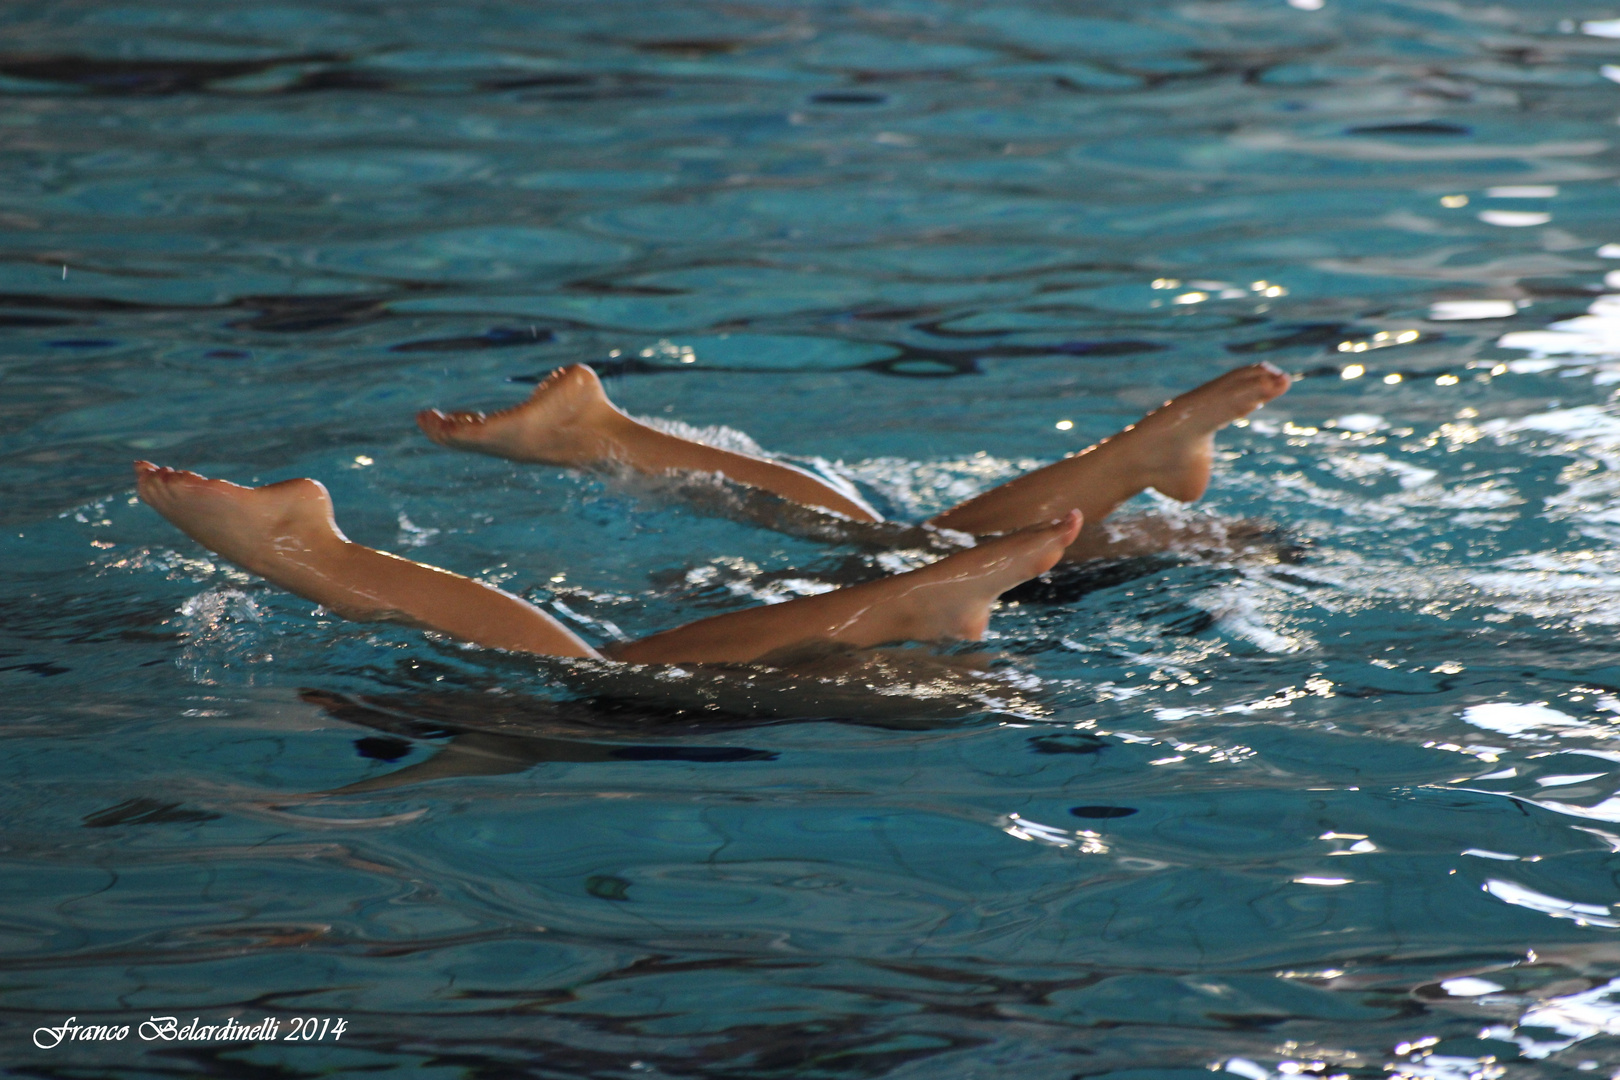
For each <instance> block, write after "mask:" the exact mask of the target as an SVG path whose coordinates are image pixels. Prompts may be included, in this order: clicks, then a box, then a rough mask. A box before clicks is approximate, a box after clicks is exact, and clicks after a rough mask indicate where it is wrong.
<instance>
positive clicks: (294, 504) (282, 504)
mask: <svg viewBox="0 0 1620 1080" xmlns="http://www.w3.org/2000/svg"><path fill="white" fill-rule="evenodd" d="M135 487H136V490H137V491H138V492H139V493H140V496H141V499H142V501H144V502H145V503H146V504H147V505H148V506H150V507H151V508H152V509H154V510H156V511H157V512H158V513H160V514H162V515H163V516H164V517H166V518H168V519H169V521H170V522H172V523H173V524H174V525H175V526H177V527H178V528H179V529H180V531H181V532H183V533H185V534H186V535H187V536H189V537H191V538H192V539H193V540H195V541H197V542H198V543H199V544H201V545H203V546H204V547H206V548H208V549H209V550H210V551H213V552H216V553H217V554H220V555H223V556H224V557H225V558H227V559H229V560H230V561H231V562H233V563H236V564H237V565H238V566H240V567H242V568H244V569H246V570H250V571H252V572H253V573H255V574H258V575H260V576H261V577H270V578H275V577H280V576H284V575H285V573H286V571H287V569H289V568H290V567H295V566H302V565H305V564H306V563H307V562H308V557H309V556H311V555H312V554H314V553H316V552H321V551H326V550H330V549H332V548H333V547H335V546H336V545H340V544H343V543H344V542H345V537H344V536H343V534H342V533H341V532H339V531H338V527H337V522H336V521H335V520H334V519H333V516H332V500H331V497H330V496H329V495H327V493H326V488H325V487H323V486H322V485H321V484H320V482H319V481H316V480H307V479H299V480H285V481H283V482H281V483H279V484H270V485H268V486H266V487H261V488H249V487H242V486H241V485H239V484H232V483H230V482H229V481H225V480H210V479H209V478H208V477H206V476H199V475H197V474H196V473H194V472H186V471H185V470H183V469H168V468H164V467H162V466H158V465H154V464H152V463H151V462H150V461H137V462H136V463H135Z"/></svg>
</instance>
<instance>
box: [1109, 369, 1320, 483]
mask: <svg viewBox="0 0 1620 1080" xmlns="http://www.w3.org/2000/svg"><path fill="white" fill-rule="evenodd" d="M1290 382H1291V380H1290V379H1289V377H1288V376H1287V375H1285V374H1284V373H1283V372H1282V371H1280V370H1278V369H1277V368H1275V367H1273V366H1271V365H1270V364H1267V363H1259V364H1249V365H1248V366H1246V367H1240V368H1236V369H1234V370H1232V371H1228V372H1227V373H1226V374H1225V375H1222V376H1220V377H1219V378H1217V379H1211V380H1210V381H1209V382H1207V383H1205V384H1204V385H1202V386H1200V387H1198V388H1196V389H1194V390H1189V391H1187V393H1185V394H1182V395H1181V396H1179V397H1176V398H1172V399H1171V400H1170V401H1167V402H1165V404H1164V405H1163V406H1162V407H1160V408H1159V409H1156V410H1154V411H1153V412H1151V413H1148V414H1147V416H1145V417H1143V418H1142V419H1141V420H1139V421H1138V422H1137V423H1136V424H1134V425H1132V426H1131V427H1129V428H1126V429H1125V430H1124V431H1123V432H1121V433H1120V434H1119V435H1116V436H1115V437H1114V439H1113V440H1111V441H1116V442H1118V443H1119V444H1120V446H1119V448H1120V449H1121V450H1124V449H1126V448H1127V447H1129V448H1130V449H1131V450H1132V451H1133V456H1135V457H1136V458H1137V467H1138V468H1141V469H1142V470H1143V472H1142V475H1143V476H1144V477H1146V478H1147V480H1148V484H1147V486H1149V487H1152V488H1156V489H1157V490H1159V491H1160V492H1162V493H1164V494H1165V495H1168V496H1170V498H1172V499H1176V500H1179V501H1181V502H1192V501H1193V500H1194V499H1197V498H1198V497H1199V496H1201V495H1203V494H1204V489H1205V488H1207V487H1209V474H1210V468H1211V466H1212V465H1213V464H1214V461H1215V433H1216V432H1217V431H1219V430H1220V429H1221V428H1223V427H1225V426H1226V425H1227V424H1230V423H1231V422H1232V421H1234V420H1238V419H1241V418H1242V417H1245V416H1247V415H1249V414H1250V413H1251V412H1253V411H1254V410H1256V409H1258V408H1259V407H1260V406H1262V405H1264V404H1265V403H1266V402H1268V401H1270V400H1271V399H1273V398H1275V397H1279V396H1280V395H1282V394H1283V393H1284V392H1286V391H1287V389H1288V387H1289V384H1290Z"/></svg>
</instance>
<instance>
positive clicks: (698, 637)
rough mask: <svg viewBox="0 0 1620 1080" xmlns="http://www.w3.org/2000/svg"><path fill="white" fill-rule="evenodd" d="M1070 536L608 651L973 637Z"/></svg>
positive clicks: (967, 555) (756, 653)
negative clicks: (997, 605) (992, 607)
mask: <svg viewBox="0 0 1620 1080" xmlns="http://www.w3.org/2000/svg"><path fill="white" fill-rule="evenodd" d="M1079 531H1080V514H1079V513H1078V512H1076V511H1070V512H1068V513H1067V514H1066V515H1064V516H1063V518H1062V519H1061V520H1059V521H1055V522H1050V523H1047V524H1045V525H1039V526H1033V527H1031V528H1028V529H1024V530H1021V531H1019V532H1016V533H1009V534H1007V535H1006V536H998V537H994V538H992V539H990V540H987V541H984V542H982V543H980V544H979V545H978V546H977V547H974V548H969V549H968V550H966V551H959V552H957V553H956V554H954V555H947V556H946V557H945V558H943V559H940V560H939V561H938V562H935V563H930V564H929V565H927V566H924V567H922V568H921V569H918V570H912V571H909V572H907V573H904V574H896V575H894V576H893V577H887V578H883V579H882V580H879V581H869V582H865V583H864V584H861V585H849V586H846V587H844V588H842V589H838V590H835V591H833V592H830V593H821V594H820V595H817V596H805V597H799V598H798V599H795V600H789V601H787V602H786V603H782V604H772V605H770V606H767V607H757V608H749V609H748V610H746V611H734V612H730V613H729V614H726V615H717V616H715V617H714V618H710V619H704V620H702V621H700V622H695V623H687V624H686V625H685V626H678V627H676V628H675V629H673V630H666V631H664V632H663V633H660V634H654V635H652V636H651V637H646V638H642V639H641V640H640V641H632V642H630V643H628V644H625V645H615V646H612V647H611V648H610V649H609V650H608V654H609V655H610V656H611V657H612V658H613V659H615V660H628V661H630V662H631V663H643V664H645V663H651V664H676V663H705V662H711V663H721V662H726V661H748V660H754V659H757V658H759V657H761V656H764V655H765V654H767V653H771V652H775V651H776V650H778V649H782V648H785V647H786V646H789V645H792V644H795V643H796V642H802V641H837V642H842V643H843V644H845V645H853V646H856V647H857V648H859V647H864V646H870V645H881V644H884V643H885V642H891V641H942V640H955V641H976V640H978V639H979V638H981V637H983V636H984V631H985V628H986V627H987V626H988V625H989V622H990V605H991V604H993V603H994V602H995V600H996V598H997V597H998V596H1000V595H1001V594H1002V593H1004V592H1006V591H1007V590H1008V589H1010V588H1012V587H1013V586H1014V585H1017V584H1019V583H1020V582H1024V581H1027V580H1029V579H1030V578H1032V577H1035V576H1036V575H1037V574H1041V573H1044V572H1046V571H1047V570H1050V569H1051V568H1052V567H1053V566H1054V565H1056V563H1057V561H1058V560H1059V559H1061V558H1062V557H1063V551H1064V549H1065V548H1067V547H1068V546H1069V545H1070V544H1071V543H1073V542H1074V538H1075V536H1076V534H1078V533H1079Z"/></svg>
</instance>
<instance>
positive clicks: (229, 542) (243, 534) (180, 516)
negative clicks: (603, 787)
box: [135, 461, 600, 656]
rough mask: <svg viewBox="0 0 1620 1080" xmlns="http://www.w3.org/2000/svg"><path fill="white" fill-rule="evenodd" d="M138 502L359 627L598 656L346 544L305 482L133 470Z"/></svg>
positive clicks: (386, 557) (454, 584) (524, 613)
mask: <svg viewBox="0 0 1620 1080" xmlns="http://www.w3.org/2000/svg"><path fill="white" fill-rule="evenodd" d="M135 476H136V487H137V490H139V492H140V495H141V498H142V499H143V500H145V501H146V503H147V505H149V506H151V507H152V508H153V509H154V510H156V511H157V512H158V513H160V514H162V515H163V516H164V517H166V518H168V519H169V520H170V521H171V522H173V523H174V524H175V525H177V526H179V528H180V531H181V532H184V533H185V534H186V535H187V536H189V537H191V538H192V539H193V540H195V541H197V542H198V543H199V544H201V545H203V546H204V547H206V548H208V549H209V550H210V551H213V552H216V553H217V554H220V555H223V556H224V557H225V558H227V559H229V560H230V561H231V562H233V563H235V564H236V565H238V566H240V567H242V568H243V569H245V570H250V571H252V572H253V573H255V574H258V575H259V576H260V577H262V578H265V579H266V580H268V581H270V582H271V583H272V584H275V585H279V586H280V587H281V588H283V589H286V590H287V591H288V592H290V593H295V594H297V595H298V596H302V597H303V598H304V599H306V600H313V601H315V602H316V603H317V604H323V605H325V606H326V607H328V608H330V609H331V610H332V611H334V612H335V613H337V614H339V615H341V616H343V617H344V618H346V619H354V620H356V621H359V622H375V621H387V622H402V623H406V624H407V625H410V626H416V627H421V628H424V629H429V630H438V631H441V632H443V633H446V634H449V635H450V636H451V637H455V638H460V639H461V640H463V641H471V642H475V643H477V644H479V645H485V646H489V647H491V648H497V649H510V650H512V651H514V652H531V653H543V654H545V655H548V656H598V655H600V654H598V653H597V652H596V650H594V649H592V648H591V647H590V646H589V645H587V644H585V642H583V641H581V640H580V639H579V638H577V637H575V636H574V635H573V634H571V633H569V632H568V630H567V629H566V628H565V627H564V626H563V625H562V624H561V623H559V622H557V620H555V619H553V618H552V617H551V616H549V615H547V614H546V613H545V612H543V611H541V610H540V609H539V608H537V607H535V606H534V605H533V604H531V603H529V602H528V601H526V600H522V599H519V598H518V597H516V596H513V595H512V594H511V593H506V592H502V591H501V590H500V589H496V588H494V587H492V586H489V585H484V584H482V583H480V582H477V581H473V580H472V579H471V578H464V577H462V576H461V575H459V574H452V573H451V572H450V571H448V570H440V569H439V568H438V567H435V566H426V565H424V564H422V563H416V562H411V561H410V560H409V559H402V558H400V557H399V556H397V555H390V554H388V553H387V552H383V551H377V550H374V549H372V548H368V547H365V546H363V545H360V544H356V543H354V542H352V541H351V540H349V539H348V537H346V536H344V535H343V533H342V532H340V531H339V530H338V527H337V522H336V520H335V519H334V518H333V516H332V499H331V496H329V495H328V494H327V493H326V488H325V487H323V486H322V485H321V484H320V483H319V482H317V481H315V480H286V481H283V482H282V483H279V484H271V485H269V486H267V487H262V488H245V487H240V486H238V485H236V484H232V483H228V482H226V481H224V480H210V479H208V478H206V477H203V476H198V475H197V474H196V473H193V472H182V471H180V470H176V469H164V468H159V467H158V466H156V465H153V464H151V463H150V462H146V461H138V462H136V463H135Z"/></svg>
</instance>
